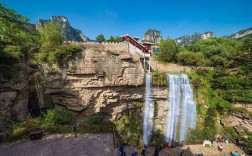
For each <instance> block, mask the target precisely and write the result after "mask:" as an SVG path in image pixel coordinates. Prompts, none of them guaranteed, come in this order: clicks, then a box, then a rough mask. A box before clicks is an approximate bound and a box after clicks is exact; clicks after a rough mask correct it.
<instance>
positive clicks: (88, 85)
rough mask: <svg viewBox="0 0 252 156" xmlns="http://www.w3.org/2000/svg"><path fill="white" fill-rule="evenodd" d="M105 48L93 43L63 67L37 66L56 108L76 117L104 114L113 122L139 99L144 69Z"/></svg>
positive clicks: (135, 61)
mask: <svg viewBox="0 0 252 156" xmlns="http://www.w3.org/2000/svg"><path fill="white" fill-rule="evenodd" d="M89 46H90V45H89ZM105 49H106V47H104V46H103V45H96V44H94V45H93V47H92V46H90V47H89V48H87V49H86V50H84V51H83V52H82V53H80V54H79V55H78V56H77V57H76V58H75V59H72V60H70V61H69V62H68V64H67V66H66V67H65V68H57V67H51V65H48V64H44V65H42V66H41V69H42V71H43V74H42V77H41V79H42V80H43V82H41V83H42V84H43V85H44V88H46V90H45V92H46V93H48V94H49V95H50V96H51V98H52V101H53V103H54V105H55V106H56V107H66V108H68V109H69V110H71V111H73V112H76V113H78V114H79V115H80V116H81V115H88V114H93V113H97V112H102V113H107V114H109V115H110V116H111V118H113V119H114V118H116V117H117V115H118V114H119V113H121V112H123V111H124V110H126V109H128V108H129V107H132V106H131V105H132V102H134V100H142V99H143V94H144V87H143V86H142V85H143V84H144V70H143V67H142V63H141V61H140V59H139V60H133V59H132V57H126V58H125V57H121V56H123V55H126V54H127V53H125V52H120V53H119V54H118V53H117V54H112V53H111V52H107V51H105ZM127 55H129V54H127Z"/></svg>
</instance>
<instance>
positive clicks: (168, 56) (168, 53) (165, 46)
mask: <svg viewBox="0 0 252 156" xmlns="http://www.w3.org/2000/svg"><path fill="white" fill-rule="evenodd" d="M176 53H177V46H176V43H175V41H174V40H172V39H170V38H167V39H166V40H163V41H162V42H161V44H160V53H159V59H160V60H161V61H165V62H171V61H174V60H175V55H176Z"/></svg>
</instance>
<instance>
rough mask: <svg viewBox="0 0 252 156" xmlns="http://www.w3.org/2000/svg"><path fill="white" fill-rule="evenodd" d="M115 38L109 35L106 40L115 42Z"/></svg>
mask: <svg viewBox="0 0 252 156" xmlns="http://www.w3.org/2000/svg"><path fill="white" fill-rule="evenodd" d="M115 41H116V40H115V38H114V37H113V36H110V38H109V39H108V40H107V42H115Z"/></svg>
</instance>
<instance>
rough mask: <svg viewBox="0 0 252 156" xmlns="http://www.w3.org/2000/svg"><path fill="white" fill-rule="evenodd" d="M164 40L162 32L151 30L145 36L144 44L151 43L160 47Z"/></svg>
mask: <svg viewBox="0 0 252 156" xmlns="http://www.w3.org/2000/svg"><path fill="white" fill-rule="evenodd" d="M161 40H162V34H161V31H159V30H155V29H149V30H147V31H146V33H145V34H144V37H143V40H142V42H145V41H147V42H151V43H154V44H155V45H159V44H160V42H161Z"/></svg>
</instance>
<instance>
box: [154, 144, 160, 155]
mask: <svg viewBox="0 0 252 156" xmlns="http://www.w3.org/2000/svg"><path fill="white" fill-rule="evenodd" d="M158 155H159V148H158V147H157V146H156V147H155V151H154V156H158Z"/></svg>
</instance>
